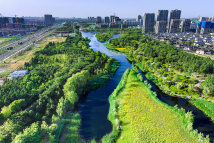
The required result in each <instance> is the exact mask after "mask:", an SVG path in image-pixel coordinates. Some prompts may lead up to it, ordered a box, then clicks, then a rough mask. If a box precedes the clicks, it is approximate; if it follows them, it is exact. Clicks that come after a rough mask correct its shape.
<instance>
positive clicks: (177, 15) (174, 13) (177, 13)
mask: <svg viewBox="0 0 214 143" xmlns="http://www.w3.org/2000/svg"><path fill="white" fill-rule="evenodd" d="M180 17H181V10H177V9H175V10H171V11H170V16H169V24H168V32H169V31H170V27H171V24H172V21H173V20H172V19H178V20H180ZM175 21H176V22H177V20H175ZM175 21H173V22H174V24H176V26H177V23H176V22H175ZM179 23H180V22H179ZM176 26H174V25H173V26H172V27H176ZM177 28H179V24H178V27H177ZM169 33H170V32H169Z"/></svg>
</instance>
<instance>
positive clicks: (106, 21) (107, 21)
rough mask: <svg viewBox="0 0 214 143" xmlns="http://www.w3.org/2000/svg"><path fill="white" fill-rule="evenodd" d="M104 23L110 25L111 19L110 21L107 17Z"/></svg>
mask: <svg viewBox="0 0 214 143" xmlns="http://www.w3.org/2000/svg"><path fill="white" fill-rule="evenodd" d="M104 22H105V24H109V23H110V19H109V17H108V16H106V17H105V21H104Z"/></svg>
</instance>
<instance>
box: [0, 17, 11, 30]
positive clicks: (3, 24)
mask: <svg viewBox="0 0 214 143" xmlns="http://www.w3.org/2000/svg"><path fill="white" fill-rule="evenodd" d="M6 23H9V19H8V18H7V17H0V24H1V27H2V28H3V27H6Z"/></svg>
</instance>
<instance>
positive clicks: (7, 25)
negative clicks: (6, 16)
mask: <svg viewBox="0 0 214 143" xmlns="http://www.w3.org/2000/svg"><path fill="white" fill-rule="evenodd" d="M6 27H7V32H8V35H9V34H10V30H9V29H8V25H7V23H6Z"/></svg>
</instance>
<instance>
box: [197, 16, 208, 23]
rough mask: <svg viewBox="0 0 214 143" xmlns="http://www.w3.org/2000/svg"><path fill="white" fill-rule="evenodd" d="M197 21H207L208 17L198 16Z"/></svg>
mask: <svg viewBox="0 0 214 143" xmlns="http://www.w3.org/2000/svg"><path fill="white" fill-rule="evenodd" d="M198 21H199V22H204V21H208V17H202V16H200V17H199V18H198Z"/></svg>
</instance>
